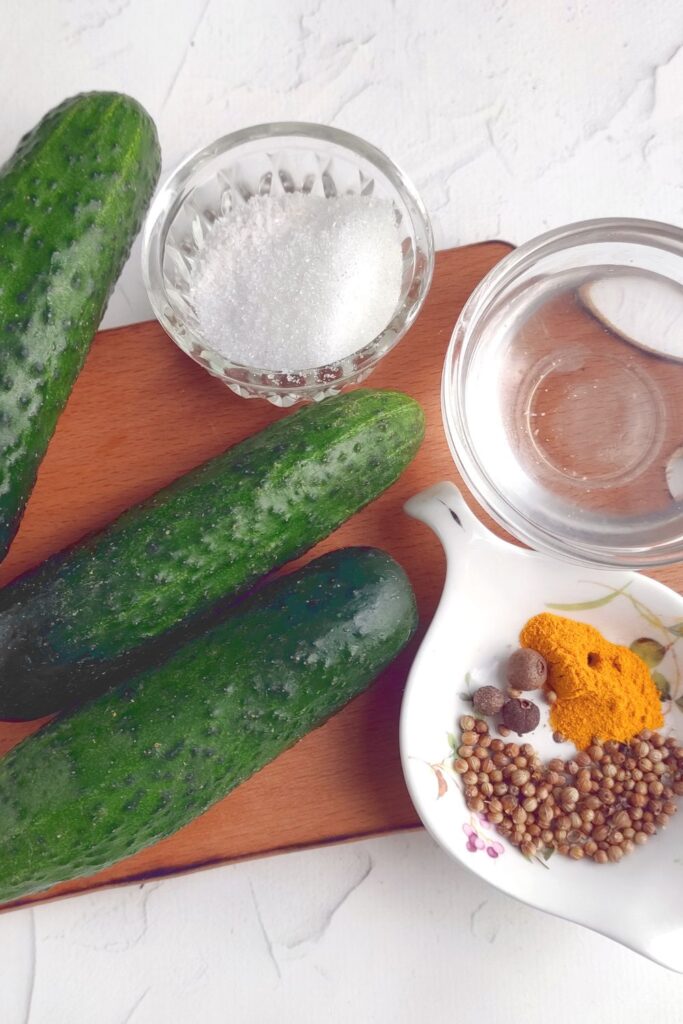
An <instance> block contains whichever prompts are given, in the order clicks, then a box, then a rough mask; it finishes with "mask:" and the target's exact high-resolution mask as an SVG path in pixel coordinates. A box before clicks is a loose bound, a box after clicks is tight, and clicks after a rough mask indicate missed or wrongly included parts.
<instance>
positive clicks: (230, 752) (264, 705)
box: [0, 548, 417, 902]
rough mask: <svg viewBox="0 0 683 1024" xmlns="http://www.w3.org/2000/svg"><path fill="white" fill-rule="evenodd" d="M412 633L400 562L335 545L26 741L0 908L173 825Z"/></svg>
mask: <svg viewBox="0 0 683 1024" xmlns="http://www.w3.org/2000/svg"><path fill="white" fill-rule="evenodd" d="M416 624H417V612H416V607H415V599H414V595H413V592H412V589H411V586H410V583H409V582H408V579H407V577H406V575H405V573H404V571H403V570H402V569H401V567H400V566H399V565H398V564H397V563H396V562H395V561H394V560H393V559H392V558H390V557H389V555H387V554H385V553H384V552H383V551H378V550H376V549H373V548H346V549H342V550H338V551H333V552H331V553H330V554H327V555H323V556H322V557H321V558H319V559H317V560H316V561H314V562H311V563H310V564H309V565H307V566H306V567H305V568H303V569H300V570H299V571H297V572H294V573H292V574H291V575H289V576H282V577H279V578H278V579H276V580H274V581H272V582H270V583H269V584H267V585H266V586H264V587H263V588H262V589H261V590H260V591H258V592H257V593H256V594H255V595H254V596H252V597H250V598H249V599H248V600H247V601H245V602H243V603H242V604H241V605H239V606H237V607H236V608H235V609H233V611H232V614H231V615H230V616H229V618H227V619H226V620H225V621H224V622H222V623H221V624H219V625H218V626H215V627H214V628H212V629H211V630H210V631H209V632H207V633H205V634H203V635H202V636H199V637H196V638H194V639H193V640H191V641H190V642H189V643H188V644H186V645H185V646H184V647H182V648H180V650H178V651H177V652H176V653H175V654H174V655H172V656H171V658H170V659H169V660H168V661H167V662H166V663H165V664H163V665H161V666H160V667H156V668H152V669H149V670H147V671H146V672H144V673H142V674H141V675H139V676H137V677H136V678H134V679H133V680H132V681H131V682H129V683H124V684H122V685H120V686H119V687H118V688H116V689H115V690H112V691H111V692H110V693H107V694H104V695H102V696H100V697H99V698H97V699H96V700H94V701H92V702H91V703H90V704H86V705H85V706H83V707H81V708H78V709H77V710H75V711H73V712H71V713H70V714H67V715H64V716H63V717H61V718H59V719H57V720H56V721H55V722H54V723H52V724H50V725H48V726H46V727H45V728H44V729H43V730H42V731H41V732H38V733H36V734H35V735H33V736H30V737H29V738H28V739H26V740H24V742H23V743H21V744H20V745H19V746H18V747H15V748H14V750H12V751H11V752H10V753H9V754H8V755H7V756H6V757H5V758H4V759H3V760H2V761H0V822H2V828H1V829H0V901H3V902H4V901H7V900H11V899H16V898H17V897H19V896H23V895H25V894H27V893H31V892H36V891H39V890H41V889H45V888H47V887H48V886H50V885H53V884H55V883H56V882H62V881H66V880H68V879H71V878H77V877H79V876H81V875H85V874H90V873H91V872H94V871H98V870H99V869H100V868H104V867H107V866H108V865H110V864H113V863H114V862H115V861H117V860H120V859H121V858H122V857H127V856H129V855H130V854H132V853H135V852H136V851H137V850H141V849H143V848H144V847H146V846H149V845H151V844H152V843H155V842H157V840H159V839H163V838H164V837H165V836H169V835H171V834H172V833H173V832H176V831H177V830H178V829H179V828H181V827H182V826H183V825H185V824H187V823H188V822H189V821H192V819H193V818H195V817H197V816H198V815H199V814H201V813H202V812H203V811H204V810H206V808H207V807H209V806H210V805H211V804H213V803H214V802H215V801H216V800H219V799H220V798H221V797H223V796H225V795H226V793H228V792H229V791H230V790H231V789H233V788H234V787H235V786H237V785H238V784H239V783H240V782H243V781H244V780H245V779H247V778H248V777H249V776H250V775H252V774H253V773H254V772H256V771H258V770H259V769H260V768H262V767H263V765H265V764H267V763H268V762H269V761H271V760H272V759H273V758H274V757H277V755H278V754H279V753H280V752H281V751H283V750H285V749H286V748H287V747H289V746H291V744H293V743H295V742H296V741H297V740H298V739H300V738H301V737H302V736H303V735H305V733H307V732H309V731H310V730H311V729H314V728H315V727H316V726H318V725H320V724H321V723H322V722H324V721H325V720H326V719H327V718H329V717H330V715H333V714H334V713H335V712H336V711H338V710H339V709H340V708H341V707H342V706H343V705H344V704H346V703H347V701H349V700H351V698H352V697H355V696H356V694H358V693H360V692H361V691H362V690H364V689H365V688H366V687H367V686H368V685H369V684H370V683H371V682H372V680H373V679H374V678H375V677H376V676H377V674H378V673H379V672H380V671H381V669H382V668H383V667H384V666H385V665H387V664H388V663H389V662H391V661H392V660H393V659H394V658H395V657H396V655H397V654H398V653H399V651H400V650H401V649H402V648H403V647H404V646H405V644H406V643H407V642H408V640H409V639H410V637H411V636H412V634H413V632H414V630H415V627H416Z"/></svg>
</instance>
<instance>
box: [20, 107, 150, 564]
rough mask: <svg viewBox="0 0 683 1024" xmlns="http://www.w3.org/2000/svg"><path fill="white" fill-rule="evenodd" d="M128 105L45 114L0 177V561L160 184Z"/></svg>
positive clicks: (145, 122)
mask: <svg viewBox="0 0 683 1024" xmlns="http://www.w3.org/2000/svg"><path fill="white" fill-rule="evenodd" d="M159 166H160V156H159V144H158V140H157V134H156V129H155V127H154V124H153V122H152V120H151V119H150V117H149V116H148V114H147V113H146V112H145V111H144V110H143V108H142V107H141V106H140V105H139V104H138V103H136V102H135V100H132V99H130V98H129V97H128V96H122V95H118V94H116V93H105V92H101V93H97V92H95V93H87V94H83V95H80V96H76V97H73V98H72V99H69V100H66V101H65V102H64V103H62V104H61V105H60V106H58V107H56V108H55V109H54V110H51V111H50V112H49V113H48V114H46V116H45V117H44V118H43V120H42V121H41V122H40V123H39V124H38V125H37V126H36V127H35V128H34V129H33V131H31V132H30V133H29V134H28V135H25V136H24V138H23V139H22V140H21V142H20V143H19V146H18V148H17V150H16V151H15V153H14V155H13V156H12V157H11V158H10V159H9V161H8V162H7V163H6V164H5V165H4V167H2V168H1V169H0V279H1V281H2V287H1V288H0V558H2V557H4V555H5V554H6V552H7V549H8V547H9V545H10V542H11V540H12V537H13V536H14V534H15V532H16V530H17V528H18V525H19V521H20V519H21V515H22V513H23V510H24V506H25V504H26V501H27V500H28V496H29V494H30V493H31V490H32V488H33V484H34V482H35V477H36V473H37V471H38V466H39V464H40V461H41V459H42V457H43V455H44V453H45V449H46V448H47V444H48V441H49V440H50V437H51V436H52V433H53V431H54V428H55V425H56V423H57V418H58V416H59V414H60V412H61V410H62V408H63V407H64V404H65V403H66V400H67V398H68V396H69V393H70V391H71V388H72V386H73V384H74V381H75V380H76V377H77V376H78V373H79V371H80V369H81V366H82V365H83V361H84V359H85V356H86V354H87V351H88V348H89V346H90V342H91V340H92V337H93V335H94V333H95V331H96V329H97V326H98V324H99V322H100V320H101V318H102V314H103V313H104V309H105V307H106V304H107V300H108V298H109V295H110V293H111V290H112V288H113V286H114V283H115V282H116V279H117V277H118V276H119V273H120V271H121V268H122V267H123V264H124V262H125V260H126V258H127V256H128V253H129V251H130V247H131V244H132V241H133V239H134V238H135V235H136V234H137V232H138V230H139V228H140V224H141V221H142V217H143V214H144V212H145V209H146V207H147V204H148V202H149V200H150V198H151V196H152V193H153V191H154V186H155V184H156V181H157V178H158V175H159Z"/></svg>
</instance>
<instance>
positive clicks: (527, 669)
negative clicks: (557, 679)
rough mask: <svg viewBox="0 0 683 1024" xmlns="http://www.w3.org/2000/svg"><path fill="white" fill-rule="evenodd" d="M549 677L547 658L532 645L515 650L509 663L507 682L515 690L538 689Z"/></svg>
mask: <svg viewBox="0 0 683 1024" xmlns="http://www.w3.org/2000/svg"><path fill="white" fill-rule="evenodd" d="M547 678H548V666H547V665H546V661H545V658H544V657H543V655H542V654H539V653H538V651H532V650H531V648H530V647H520V648H519V650H517V651H513V653H512V654H511V655H510V658H509V660H508V664H507V682H508V686H509V687H510V688H511V689H513V690H538V689H539V688H540V687H541V686H543V684H544V683H545V681H546V679H547Z"/></svg>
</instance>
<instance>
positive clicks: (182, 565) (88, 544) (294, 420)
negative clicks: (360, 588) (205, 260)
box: [0, 390, 424, 719]
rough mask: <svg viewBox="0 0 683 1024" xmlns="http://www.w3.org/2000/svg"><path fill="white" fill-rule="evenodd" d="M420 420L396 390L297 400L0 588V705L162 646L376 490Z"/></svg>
mask: <svg viewBox="0 0 683 1024" xmlns="http://www.w3.org/2000/svg"><path fill="white" fill-rule="evenodd" d="M423 431H424V417H423V413H422V410H421V408H420V406H419V405H418V404H417V403H416V402H415V401H414V400H413V399H412V398H409V397H408V396H407V395H403V394H400V393H398V392H389V391H371V390H359V391H354V392H350V393H348V394H344V395H341V396H339V397H337V398H330V399H327V400H325V401H323V402H321V403H320V404H319V405H309V406H306V407H304V408H302V409H301V410H300V411H299V412H296V413H294V414H293V415H289V416H287V417H285V418H284V419H282V420H279V421H278V422H276V423H274V424H272V425H271V426H269V427H267V428H266V429H265V430H263V431H261V432H260V433H258V434H255V435H253V436H252V437H250V438H249V439H248V440H246V441H243V442H242V443H241V444H238V445H236V446H235V447H234V448H231V449H230V450H228V451H227V452H226V453H224V454H223V455H220V456H218V457H217V458H215V459H212V460H211V461H209V462H207V463H205V464H204V465H203V466H201V467H200V468H199V469H197V470H195V471H193V472H192V473H190V474H188V475H187V476H185V477H182V478H181V479H180V480H178V481H177V482H176V483H175V484H172V485H171V486H170V487H168V488H166V489H165V490H163V491H160V492H159V493H158V494H157V495H156V496H155V497H154V498H152V499H151V500H150V501H148V502H146V503H145V504H143V505H140V506H138V507H137V508H134V509H131V510H130V511H128V512H127V513H125V514H124V515H123V516H122V517H121V518H120V519H118V520H117V521H116V522H115V523H114V524H113V525H111V526H110V527H109V528H108V529H106V530H104V531H103V532H102V533H99V534H97V535H95V536H94V537H92V538H90V539H89V540H86V541H85V542H84V543H81V544H79V545H77V546H76V547H74V548H72V549H71V550H70V551H67V552H66V553H63V554H61V555H57V556H56V557H54V558H51V559H49V560H48V561H47V562H45V563H44V564H43V565H42V566H40V567H39V568H38V569H36V570H34V571H33V572H31V573H29V574H28V575H26V576H25V577H23V578H22V579H20V580H17V581H15V582H14V583H12V584H11V585H10V586H8V587H6V588H5V589H4V590H2V591H0V717H2V718H10V719H27V718H36V717H38V716H40V715H45V714H49V713H51V712H53V711H56V710H60V709H63V708H65V707H67V706H70V705H72V704H74V703H76V702H77V701H80V700H83V699H86V698H90V697H93V696H95V695H97V694H98V693H101V692H102V691H103V690H104V689H107V688H108V687H109V686H111V685H113V683H114V682H116V680H117V679H119V678H121V677H122V676H123V675H125V674H130V671H131V669H132V668H135V669H137V668H138V667H140V666H141V665H146V664H151V663H152V661H153V659H158V656H159V654H160V653H164V654H165V653H168V651H169V650H171V649H173V647H174V646H177V642H178V639H179V638H180V637H182V638H183V639H184V638H185V632H184V630H185V629H186V628H190V627H192V626H193V625H194V623H195V621H196V620H197V619H200V620H201V616H202V615H205V614H206V613H207V612H209V611H211V609H213V608H214V606H215V605H216V604H217V603H219V602H222V601H224V600H226V599H227V598H229V597H232V596H234V595H235V594H236V593H238V592H239V591H242V590H244V589H245V588H247V587H249V586H250V585H251V584H253V583H254V582H255V581H256V580H258V579H259V578H260V577H261V576H263V575H264V574H265V573H267V572H269V571H270V570H272V569H274V568H275V567H277V566H279V565H282V564H284V563H285V562H287V561H289V560H290V559H292V558H295V557H297V556H298V555H300V554H303V552H304V551H306V550H308V548H310V547H312V546H313V545H314V544H315V543H316V542H317V541H319V540H322V538H324V537H326V536H327V535H328V534H329V533H331V532H332V531H333V530H334V529H336V527H337V526H339V525H340V523H342V522H343V521H344V520H345V519H347V518H348V517H349V516H350V515H351V514H352V513H354V512H356V511H357V510H358V509H359V508H361V507H362V506H363V505H365V504H366V503H367V502H369V501H371V500H372V499H373V498H375V497H377V495H378V494H380V492H381V491H383V490H384V489H385V488H386V487H388V486H389V484H391V483H393V481H394V480H396V478H397V477H398V476H399V475H400V473H401V472H402V471H403V469H404V468H405V467H406V465H407V464H408V463H409V462H410V460H411V459H412V457H413V455H414V454H415V452H416V451H417V448H418V447H419V444H420V441H421V439H422V436H423ZM178 624H180V626H179V625H178ZM200 625H203V622H202V621H200ZM147 658H149V659H150V660H149V661H147V660H145V659H147Z"/></svg>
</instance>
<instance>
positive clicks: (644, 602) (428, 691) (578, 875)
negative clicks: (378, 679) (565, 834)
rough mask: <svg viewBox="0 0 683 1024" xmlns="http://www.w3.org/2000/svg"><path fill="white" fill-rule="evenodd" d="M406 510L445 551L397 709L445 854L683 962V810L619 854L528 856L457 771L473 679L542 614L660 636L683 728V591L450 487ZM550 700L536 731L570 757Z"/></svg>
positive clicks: (629, 942) (552, 751)
mask: <svg viewBox="0 0 683 1024" xmlns="http://www.w3.org/2000/svg"><path fill="white" fill-rule="evenodd" d="M406 511H407V512H408V513H409V514H410V515H411V516H413V517H414V518H415V519H419V520H421V521H422V522H423V523H426V524H427V525H428V526H429V527H431V529H432V530H433V531H434V532H435V533H436V535H437V536H438V538H439V540H440V541H441V543H442V544H443V547H444V549H445V552H446V560H447V572H446V582H445V585H444V590H443V594H442V597H441V602H440V604H439V607H438V610H437V612H436V615H435V617H434V620H433V622H432V624H431V627H430V629H429V631H428V633H427V636H426V637H425V639H424V641H423V643H422V646H421V647H420V650H419V652H418V655H417V657H416V659H415V661H414V663H413V667H412V670H411V672H410V676H409V678H408V684H407V687H406V692H405V696H404V699H403V706H402V712H401V727H400V742H401V758H402V763H403V771H404V773H405V777H406V782H407V785H408V789H409V791H410V795H411V797H412V800H413V803H414V804H415V807H416V809H417V811H418V813H419V815H420V817H421V818H422V821H423V822H424V824H425V826H426V827H427V828H428V829H429V831H430V832H431V834H432V835H433V836H434V838H435V839H436V840H437V842H438V843H440V845H441V846H442V847H443V848H444V849H445V850H447V851H448V853H450V854H451V855H452V856H453V857H455V858H456V859H457V860H459V861H461V862H462V863H463V864H464V865H465V866H466V867H467V868H469V869H470V870H471V871H473V872H474V873H475V874H477V875H479V876H480V877H481V878H484V879H486V881H487V882H490V883H491V884H492V885H494V886H496V887H497V888H498V889H501V890H502V891H504V892H507V893H509V894H510V895H511V896H515V897H517V899H520V900H522V901H524V902H525V903H528V904H530V905H532V906H535V907H538V908H539V909H541V910H545V911H548V912H549V913H552V914H556V915H558V916H559V917H564V918H567V919H568V920H571V921H575V922H577V923H579V924H583V925H585V926H587V927H589V928H592V929H594V930H595V931H598V932H601V933H602V934H604V935H607V936H610V937H611V938H613V939H616V940H617V941H618V942H621V943H623V944H624V945H626V946H629V947H630V948H631V949H633V950H635V951H637V952H639V953H642V954H643V955H644V956H647V957H650V958H651V959H652V960H655V961H656V962H658V963H660V964H662V965H664V966H666V967H669V968H671V969H672V970H675V971H679V972H683V809H681V810H680V811H679V813H678V814H677V815H676V816H675V817H674V818H673V819H672V821H671V823H670V825H669V826H668V827H667V828H666V829H665V830H663V831H660V834H659V835H657V836H656V837H654V838H653V839H652V840H651V841H650V842H649V843H648V844H647V845H646V846H643V847H639V848H637V849H636V850H635V851H634V852H633V853H632V854H631V855H629V856H628V857H626V858H625V859H624V860H623V861H621V862H620V863H619V864H609V865H604V866H602V865H597V864H593V863H592V862H587V861H582V862H575V861H572V860H569V859H568V858H566V857H562V856H560V855H557V854H556V855H555V856H553V857H551V858H549V859H548V860H547V861H543V859H542V857H539V858H537V859H535V860H527V859H526V858H524V857H523V856H522V855H521V854H520V853H519V851H518V850H516V849H515V848H514V847H512V846H511V845H509V844H507V843H506V842H505V841H504V840H502V839H501V838H500V837H499V836H498V835H497V834H496V833H495V830H494V829H493V827H492V826H490V825H487V824H486V822H485V821H483V820H481V819H480V818H479V817H478V816H477V815H473V814H471V813H470V811H468V809H467V808H466V806H465V802H464V799H463V795H462V791H461V788H460V783H459V777H458V776H457V775H456V774H455V773H454V772H453V770H452V767H451V766H452V762H453V754H452V734H453V733H455V732H457V720H458V718H459V716H460V715H461V714H465V713H467V712H468V710H470V708H471V705H469V704H468V703H467V701H466V700H465V699H464V696H463V695H464V694H465V693H466V691H467V688H468V685H470V686H471V687H472V688H476V686H477V685H482V684H484V683H490V682H498V683H500V684H502V682H503V680H502V676H501V674H500V673H501V666H502V665H503V664H504V662H505V658H506V655H507V654H509V652H510V651H511V650H512V649H513V648H514V647H515V646H517V637H518V634H519V630H520V628H521V627H522V626H523V625H524V623H525V622H526V620H527V619H528V618H530V617H531V616H532V615H534V614H536V613H538V612H540V611H543V610H556V611H557V613H558V614H561V615H567V616H569V617H571V618H575V619H578V620H580V621H583V622H589V623H591V624H592V625H594V626H596V627H597V628H598V629H599V630H601V632H603V633H604V634H605V636H606V637H607V638H608V639H609V640H612V641H614V642H616V643H621V644H625V645H628V644H630V643H632V641H633V640H635V639H637V638H639V637H643V636H651V637H653V638H655V639H657V640H658V641H660V642H661V643H662V644H663V645H665V646H667V647H668V650H667V653H666V656H665V657H664V658H663V660H662V662H661V664H660V665H659V666H658V671H660V673H661V675H662V678H664V679H666V680H668V683H669V686H670V699H669V700H667V701H665V704H664V708H663V710H664V711H665V713H666V714H665V723H666V724H665V728H664V731H665V733H667V734H669V733H671V732H674V733H675V732H677V731H678V734H679V735H680V734H681V730H682V729H683V712H682V711H681V706H680V705H683V637H681V636H679V634H678V633H677V632H671V631H670V630H669V629H668V628H667V627H670V626H673V625H675V624H676V623H682V622H683V598H682V597H681V596H680V595H678V594H676V593H675V592H674V591H672V590H670V589H669V588H668V587H665V586H663V585H662V584H660V583H657V582H655V581H654V580H651V579H648V578H647V577H645V576H639V575H638V574H637V573H633V572H623V571H611V570H601V569H587V568H585V567H583V566H579V565H572V564H569V563H567V562H565V561H560V560H557V559H555V558H553V557H550V556H546V555H541V554H538V553H537V552H533V551H529V550H527V549H523V548H519V547H515V546H514V545H512V544H509V543H507V542H505V541H502V540H500V539H499V538H497V537H495V536H494V535H493V534H492V533H490V532H489V531H488V530H487V529H485V528H484V527H483V526H482V525H481V523H479V521H478V520H477V519H476V518H475V516H474V515H473V514H472V513H471V512H470V510H469V509H468V507H467V505H466V504H465V502H464V500H463V498H462V496H461V495H460V492H459V491H458V490H457V489H456V488H455V487H454V486H453V485H452V484H450V483H440V484H437V485H435V486H434V487H431V488H429V489H428V490H426V491H424V492H422V493H420V494H418V495H416V496H415V497H414V498H411V499H410V501H408V503H407V504H406ZM557 605H559V606H565V607H560V608H553V606H557ZM567 606H568V607H567ZM677 700H679V701H680V704H679V705H677V704H676V701H677ZM539 702H540V701H539ZM543 708H544V710H542V717H541V725H540V726H539V727H538V729H536V731H535V732H534V733H533V734H531V735H530V736H529V737H527V739H528V740H529V741H530V742H532V743H533V744H534V745H535V746H536V747H537V748H538V749H539V750H540V752H541V754H542V756H544V757H551V756H556V757H558V756H559V757H567V756H569V753H570V751H571V750H573V748H572V747H571V745H569V744H567V745H563V746H558V744H556V743H555V742H554V741H553V739H552V733H551V730H550V728H549V726H548V724H547V707H545V705H543ZM449 734H451V736H449ZM468 840H470V841H469V842H468ZM473 847H475V848H474V849H473Z"/></svg>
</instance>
